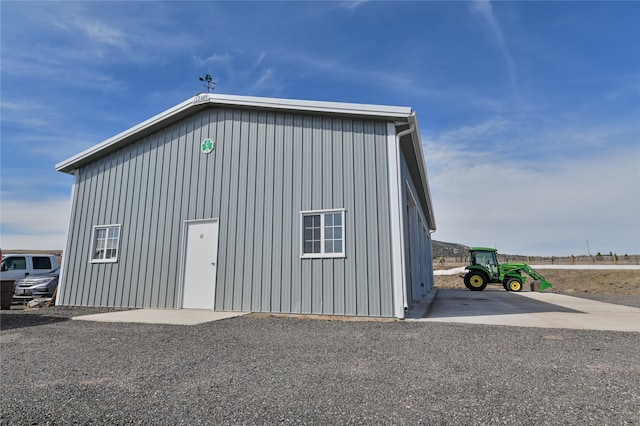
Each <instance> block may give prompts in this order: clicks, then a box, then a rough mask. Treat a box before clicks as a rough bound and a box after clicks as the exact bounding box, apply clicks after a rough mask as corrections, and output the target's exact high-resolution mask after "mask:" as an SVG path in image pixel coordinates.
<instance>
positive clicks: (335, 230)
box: [333, 228, 342, 239]
mask: <svg viewBox="0 0 640 426" xmlns="http://www.w3.org/2000/svg"><path fill="white" fill-rule="evenodd" d="M333 238H336V239H341V238H342V228H333Z"/></svg>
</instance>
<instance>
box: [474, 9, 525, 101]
mask: <svg viewBox="0 0 640 426" xmlns="http://www.w3.org/2000/svg"><path fill="white" fill-rule="evenodd" d="M470 10H471V13H472V14H474V15H476V16H479V17H480V18H481V19H482V20H483V21H484V23H485V24H486V26H487V28H488V30H489V34H490V35H491V37H492V38H493V39H494V41H495V42H496V44H497V45H498V48H499V49H500V52H501V53H502V56H503V58H504V60H505V63H506V66H507V74H508V76H509V81H510V83H511V86H512V88H513V90H514V91H515V93H516V95H517V96H518V97H519V96H520V95H519V89H518V76H517V71H516V66H515V63H514V61H513V57H512V55H511V52H510V51H509V48H508V46H507V42H506V40H505V36H504V32H503V31H502V28H501V26H500V24H499V22H498V20H497V18H496V16H495V14H494V12H493V6H492V4H491V1H490V0H474V1H473V2H471V4H470Z"/></svg>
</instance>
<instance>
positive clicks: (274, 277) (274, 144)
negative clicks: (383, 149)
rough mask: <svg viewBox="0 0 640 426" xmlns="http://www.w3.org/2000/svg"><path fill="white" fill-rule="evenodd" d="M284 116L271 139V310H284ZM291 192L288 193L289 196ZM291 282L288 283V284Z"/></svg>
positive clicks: (276, 118) (277, 120)
mask: <svg viewBox="0 0 640 426" xmlns="http://www.w3.org/2000/svg"><path fill="white" fill-rule="evenodd" d="M283 126H284V116H283V114H276V116H275V134H274V138H273V140H272V141H271V149H270V150H272V151H273V162H272V163H271V167H272V170H271V173H270V174H271V175H272V176H273V220H272V226H271V228H272V231H271V268H272V269H271V277H269V281H270V283H271V285H270V287H271V306H270V309H269V311H270V312H282V305H281V299H280V298H281V296H282V286H283V282H282V240H283V234H282V227H283V225H282V197H283V186H284V182H283V169H284V158H283V156H284V141H283V139H284V127H283ZM288 195H289V194H287V196H288ZM288 284H289V283H286V285H288Z"/></svg>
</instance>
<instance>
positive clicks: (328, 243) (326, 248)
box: [324, 241, 333, 253]
mask: <svg viewBox="0 0 640 426" xmlns="http://www.w3.org/2000/svg"><path fill="white" fill-rule="evenodd" d="M324 252H325V253H333V241H326V242H325V243H324Z"/></svg>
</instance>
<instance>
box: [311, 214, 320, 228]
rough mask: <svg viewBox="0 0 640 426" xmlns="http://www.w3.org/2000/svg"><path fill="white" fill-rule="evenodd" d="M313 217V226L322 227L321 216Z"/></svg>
mask: <svg viewBox="0 0 640 426" xmlns="http://www.w3.org/2000/svg"><path fill="white" fill-rule="evenodd" d="M312 217H313V226H315V227H316V228H318V227H320V215H319V214H318V215H315V216H312Z"/></svg>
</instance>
